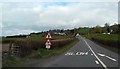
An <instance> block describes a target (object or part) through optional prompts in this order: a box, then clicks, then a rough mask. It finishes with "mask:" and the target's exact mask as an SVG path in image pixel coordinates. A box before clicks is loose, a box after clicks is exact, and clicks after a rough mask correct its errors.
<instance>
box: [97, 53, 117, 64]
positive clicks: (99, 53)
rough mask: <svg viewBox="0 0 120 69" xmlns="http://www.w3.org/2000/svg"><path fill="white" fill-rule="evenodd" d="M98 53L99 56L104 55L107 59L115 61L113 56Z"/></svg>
mask: <svg viewBox="0 0 120 69" xmlns="http://www.w3.org/2000/svg"><path fill="white" fill-rule="evenodd" d="M98 55H100V56H102V57H103V56H104V57H106V58H108V59H110V60H112V61H115V62H116V61H117V60H116V59H114V58H111V57H109V56H106V55H104V54H100V53H98Z"/></svg>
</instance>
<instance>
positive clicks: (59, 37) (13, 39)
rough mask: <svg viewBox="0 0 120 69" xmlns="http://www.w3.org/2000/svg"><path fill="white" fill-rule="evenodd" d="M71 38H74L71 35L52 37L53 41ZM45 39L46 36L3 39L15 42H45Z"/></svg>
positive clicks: (3, 39)
mask: <svg viewBox="0 0 120 69" xmlns="http://www.w3.org/2000/svg"><path fill="white" fill-rule="evenodd" d="M70 37H72V36H71V35H64V36H61V35H53V36H52V38H53V40H56V39H66V38H70ZM45 39H46V35H42V34H39V35H31V36H30V37H29V38H5V37H3V38H2V41H15V40H39V41H44V40H45Z"/></svg>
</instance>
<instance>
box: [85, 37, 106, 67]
mask: <svg viewBox="0 0 120 69" xmlns="http://www.w3.org/2000/svg"><path fill="white" fill-rule="evenodd" d="M83 40H84V41H85V43H86V45H87V46H88V47H89V48H90V50H91V51H92V53H93V55H94V56H95V57H96V58H97V60H98V61H99V62H100V63H101V64H102V66H103V67H104V68H105V69H108V68H107V66H106V65H105V64H104V63H103V62H102V61H101V60H100V59H99V58H98V56H97V55H96V54H95V52H94V51H93V50H92V48H91V47H90V45H89V44H88V43H87V42H86V40H85V39H83Z"/></svg>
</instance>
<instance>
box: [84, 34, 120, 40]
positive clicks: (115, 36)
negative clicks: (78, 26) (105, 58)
mask: <svg viewBox="0 0 120 69" xmlns="http://www.w3.org/2000/svg"><path fill="white" fill-rule="evenodd" d="M84 36H85V37H86V38H89V39H91V38H99V39H102V40H113V41H118V40H120V39H118V37H120V35H118V34H110V35H109V34H88V35H84Z"/></svg>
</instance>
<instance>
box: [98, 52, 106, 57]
mask: <svg viewBox="0 0 120 69" xmlns="http://www.w3.org/2000/svg"><path fill="white" fill-rule="evenodd" d="M97 54H98V55H100V56H102V57H103V56H105V55H104V54H100V53H97Z"/></svg>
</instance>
